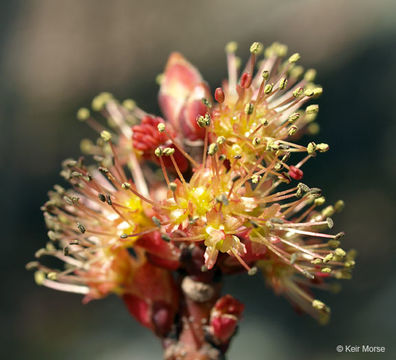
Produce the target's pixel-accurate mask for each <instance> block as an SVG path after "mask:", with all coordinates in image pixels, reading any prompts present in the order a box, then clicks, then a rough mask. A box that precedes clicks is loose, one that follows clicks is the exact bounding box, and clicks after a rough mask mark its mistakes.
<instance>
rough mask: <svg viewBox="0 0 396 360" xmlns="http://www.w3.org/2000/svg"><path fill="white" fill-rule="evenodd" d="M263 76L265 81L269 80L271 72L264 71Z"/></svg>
mask: <svg viewBox="0 0 396 360" xmlns="http://www.w3.org/2000/svg"><path fill="white" fill-rule="evenodd" d="M261 76H262V77H263V79H264V80H268V78H269V71H268V70H264V71H263V73H262V74H261Z"/></svg>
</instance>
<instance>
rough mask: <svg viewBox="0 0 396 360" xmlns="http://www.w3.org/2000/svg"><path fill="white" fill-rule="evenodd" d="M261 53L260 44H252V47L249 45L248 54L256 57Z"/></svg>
mask: <svg viewBox="0 0 396 360" xmlns="http://www.w3.org/2000/svg"><path fill="white" fill-rule="evenodd" d="M262 51H263V44H262V43H260V42H257V41H256V42H254V43H253V44H252V45H250V52H251V53H252V54H255V55H258V54H260V53H261V52H262Z"/></svg>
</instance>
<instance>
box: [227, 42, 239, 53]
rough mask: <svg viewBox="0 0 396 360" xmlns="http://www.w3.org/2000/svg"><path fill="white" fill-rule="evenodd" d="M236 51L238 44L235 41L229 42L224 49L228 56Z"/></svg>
mask: <svg viewBox="0 0 396 360" xmlns="http://www.w3.org/2000/svg"><path fill="white" fill-rule="evenodd" d="M237 49H238V44H237V43H236V42H235V41H230V42H229V43H228V44H227V45H226V47H225V51H226V52H227V53H229V54H230V53H235V51H237Z"/></svg>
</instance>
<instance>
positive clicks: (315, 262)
mask: <svg viewBox="0 0 396 360" xmlns="http://www.w3.org/2000/svg"><path fill="white" fill-rule="evenodd" d="M321 263H322V259H319V258H316V259H313V260H311V264H314V265H319V264H321Z"/></svg>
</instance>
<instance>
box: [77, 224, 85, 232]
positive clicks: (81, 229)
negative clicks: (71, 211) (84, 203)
mask: <svg viewBox="0 0 396 360" xmlns="http://www.w3.org/2000/svg"><path fill="white" fill-rule="evenodd" d="M77 228H78V230H79V231H80V232H81V234H84V233H85V231H87V229H86V228H85V226H84V225H83V224H80V223H77Z"/></svg>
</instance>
